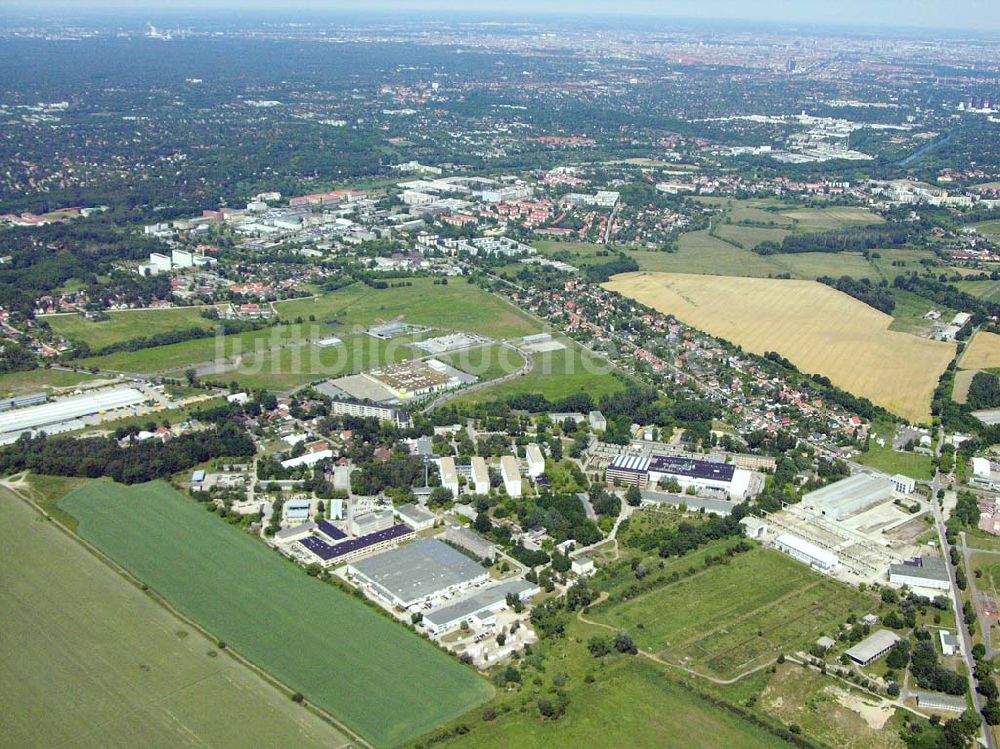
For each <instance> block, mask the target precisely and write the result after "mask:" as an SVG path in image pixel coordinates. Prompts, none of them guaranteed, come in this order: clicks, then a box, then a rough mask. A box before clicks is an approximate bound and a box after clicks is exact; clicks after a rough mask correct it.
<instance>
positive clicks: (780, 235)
mask: <svg viewBox="0 0 1000 749" xmlns="http://www.w3.org/2000/svg"><path fill="white" fill-rule="evenodd" d="M734 220H735V219H734ZM716 234H718V235H719V237H721V238H722V239H725V240H726V241H728V242H735V243H736V244H738V245H739V246H740V247H742V248H743V249H746V250H752V249H753V248H754V247H756V246H757V245H759V244H760V243H761V242H778V243H779V244H780V243H781V240H783V239H784V238H785V237H787V236H788V235H789V234H791V232H790V231H788V230H787V229H782V228H780V227H777V228H774V227H760V226H743V225H741V224H737V223H732V224H719V226H718V227H717V228H716Z"/></svg>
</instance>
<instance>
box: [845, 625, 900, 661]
mask: <svg viewBox="0 0 1000 749" xmlns="http://www.w3.org/2000/svg"><path fill="white" fill-rule="evenodd" d="M897 642H899V635H897V634H896V633H895V632H891V631H890V630H888V629H880V630H879V631H878V632H873V633H872V634H870V635H869V636H868V637H866V638H865V639H863V640H862V641H861V642H859V643H858V644H857V645H855V646H854V647H852V648H848V649H847V650H846V651H845V652H846V653H847V655H848V656H850V657H851V658H852V659H854V660H855V661H857V662H858V663H869V662H870V661H872V660H874V659H875V658H877V657H878V656H879V655H880V654H882V653H884V652H885V651H886V650H887V649H888V648H891V647H892V646H893V645H895V644H896V643H897Z"/></svg>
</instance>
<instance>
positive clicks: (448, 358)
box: [435, 345, 524, 382]
mask: <svg viewBox="0 0 1000 749" xmlns="http://www.w3.org/2000/svg"><path fill="white" fill-rule="evenodd" d="M435 358H436V359H438V360H440V361H443V362H445V363H446V364H450V365H451V366H453V367H455V368H456V369H460V370H462V371H463V372H467V373H468V374H472V375H475V376H476V377H478V378H479V382H489V381H490V380H495V379H497V378H499V377H503V376H504V375H507V374H510V373H511V372H516V371H517V370H519V369H520V368H521V367H523V366H524V357H523V356H521V354H519V353H518V352H516V351H512V350H511V349H509V348H505V347H503V346H497V345H491V346H480V347H479V348H475V349H470V350H468V351H458V352H455V353H453V354H445V355H443V356H437V357H435Z"/></svg>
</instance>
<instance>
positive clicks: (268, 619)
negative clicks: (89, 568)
mask: <svg viewBox="0 0 1000 749" xmlns="http://www.w3.org/2000/svg"><path fill="white" fill-rule="evenodd" d="M60 506H61V507H62V509H63V510H65V511H67V512H69V513H70V514H72V515H73V516H75V517H76V518H77V519H78V520H79V522H80V525H79V530H78V532H79V533H80V535H81V536H82V537H83V538H85V539H86V540H88V541H90V542H91V543H93V544H94V545H96V546H98V547H99V548H100V549H101V550H102V551H104V552H105V553H107V554H108V555H109V556H110V557H112V558H113V559H114V560H115V561H116V562H118V563H119V564H121V565H122V566H123V567H125V568H126V569H128V570H129V571H130V572H131V573H132V574H133V575H135V576H136V577H137V578H139V579H140V580H142V581H143V582H145V583H147V584H148V585H150V586H151V587H152V588H153V589H154V590H156V591H157V592H158V593H160V594H161V595H163V596H164V597H165V598H166V599H167V600H169V601H170V602H171V603H172V604H173V605H175V606H176V607H177V608H178V609H179V610H180V611H182V612H183V613H184V614H185V615H187V616H190V617H191V618H192V619H193V620H195V621H197V622H199V623H200V624H201V625H203V626H204V627H205V628H206V629H208V630H209V631H210V632H212V634H213V635H215V636H217V637H218V638H219V639H221V640H225V641H226V642H227V643H228V644H229V645H230V646H231V647H233V648H234V649H236V650H237V651H238V652H240V653H241V654H243V655H245V656H247V657H248V658H250V659H251V660H253V661H254V662H255V663H257V664H259V665H260V666H261V667H263V668H264V669H265V670H267V671H268V672H270V673H271V674H273V675H274V676H276V677H277V678H278V679H280V680H281V681H283V682H284V683H286V684H287V685H289V686H290V687H292V688H293V689H296V690H298V691H300V692H302V693H303V694H304V695H305V697H306V699H308V700H309V701H311V702H313V703H314V704H316V705H318V706H319V707H322V708H324V709H325V710H328V711H329V712H330V713H332V714H333V715H335V716H336V717H337V718H340V719H341V720H343V721H344V722H345V723H346V724H347V725H348V726H349V727H351V728H352V729H354V730H356V731H357V732H358V733H360V734H361V735H362V736H364V737H365V738H367V739H368V740H369V741H371V742H372V743H373V744H375V745H376V746H379V747H389V746H395V745H397V744H400V743H402V742H404V741H406V740H409V739H412V738H414V737H416V736H418V735H420V734H422V733H424V732H426V731H428V730H430V729H431V728H433V727H434V726H436V725H437V724H439V723H441V722H443V721H447V720H449V719H452V718H455V717H457V716H459V715H461V714H463V713H465V712H466V711H468V710H470V709H472V708H473V707H475V706H476V705H478V704H480V703H482V702H483V701H484V700H486V699H488V698H489V697H490V695H491V694H492V688H491V687H490V685H489V684H488V683H487V682H486V681H485V680H483V679H481V678H480V677H479V676H478V675H476V674H475V673H474V672H473V671H472V670H471V669H469V668H467V667H465V666H463V665H461V664H460V663H458V661H456V660H454V659H453V658H451V657H450V656H448V655H446V654H445V653H443V652H441V651H439V650H438V649H437V648H435V647H434V646H433V645H431V644H430V643H428V642H426V641H424V640H423V639H421V638H420V637H418V636H417V635H414V634H413V633H411V632H408V631H407V630H406V629H404V628H403V627H402V626H401V625H400V624H398V623H396V622H393V621H390V620H389V619H388V618H386V617H384V616H381V615H380V614H377V613H376V612H374V611H373V610H372V609H370V608H368V607H367V606H366V605H365V604H363V603H362V602H360V601H358V600H357V599H356V598H354V597H352V596H350V595H348V594H346V593H344V592H342V591H340V590H337V589H334V588H333V587H331V586H329V585H327V584H325V583H323V582H320V581H319V580H316V579H315V578H311V577H309V576H307V575H306V574H305V573H303V572H302V570H301V569H299V568H298V567H297V566H296V565H294V564H292V563H291V562H288V561H286V560H285V559H283V558H281V557H280V556H278V555H277V554H275V553H274V552H272V551H270V550H269V549H267V548H266V547H265V546H264V545H263V544H261V543H260V542H259V541H255V540H254V539H252V538H250V537H249V536H247V535H245V534H243V533H242V532H240V531H239V530H237V529H236V528H234V527H232V526H230V525H227V524H225V523H223V522H220V521H219V519H218V518H216V517H214V516H213V515H211V514H209V513H206V512H205V510H204V509H203V508H202V506H200V505H199V504H197V503H196V502H194V501H192V500H189V499H187V498H186V497H184V496H182V495H181V494H180V493H178V492H177V491H176V490H174V489H173V488H172V487H170V486H169V485H167V484H165V483H162V482H154V483H151V484H143V485H137V486H133V487H126V486H121V485H118V484H113V483H111V482H109V481H98V482H93V483H91V484H88V485H86V486H84V487H81V488H79V489H76V490H74V491H73V492H71V493H70V494H68V495H67V496H66V497H64V498H63V499H62V500H61V502H60Z"/></svg>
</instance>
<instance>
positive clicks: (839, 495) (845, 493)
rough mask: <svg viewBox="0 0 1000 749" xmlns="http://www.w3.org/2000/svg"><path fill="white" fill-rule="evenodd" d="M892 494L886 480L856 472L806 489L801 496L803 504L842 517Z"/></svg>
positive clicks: (888, 481) (889, 483) (826, 513)
mask: <svg viewBox="0 0 1000 749" xmlns="http://www.w3.org/2000/svg"><path fill="white" fill-rule="evenodd" d="M893 496H894V494H893V486H892V482H891V481H890V480H889V479H887V478H880V477H877V476H869V475H868V474H867V473H858V474H855V475H854V476H849V477H848V478H846V479H841V480H840V481H836V482H834V483H832V484H830V485H829V486H824V487H823V488H822V489H817V490H816V491H814V492H809V493H808V494H806V495H805V496H804V497H803V498H802V506H803V507H806V508H809V509H812V510H814V511H816V512H820V513H822V514H824V515H829V516H832V517H834V518H836V519H837V520H842V519H843V518H845V517H847V516H849V515H853V514H855V513H859V512H862V511H864V510H867V509H868V508H869V507H872V506H873V505H876V504H879V503H880V502H885V501H886V500H889V499H892V498H893Z"/></svg>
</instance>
